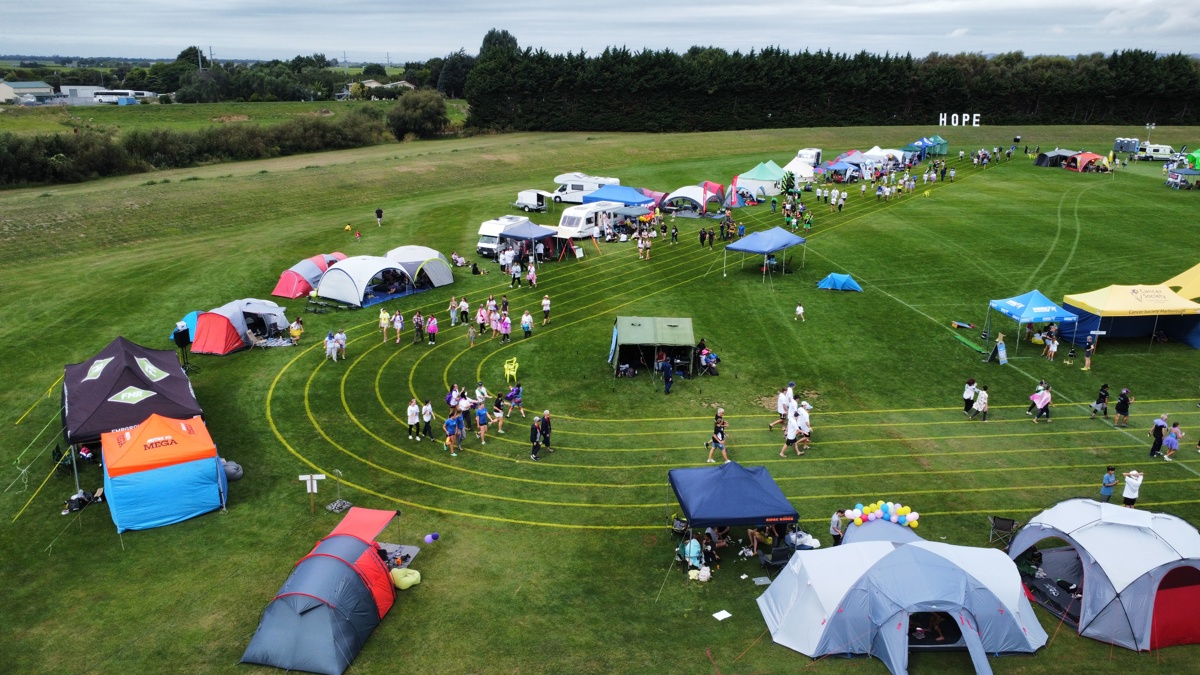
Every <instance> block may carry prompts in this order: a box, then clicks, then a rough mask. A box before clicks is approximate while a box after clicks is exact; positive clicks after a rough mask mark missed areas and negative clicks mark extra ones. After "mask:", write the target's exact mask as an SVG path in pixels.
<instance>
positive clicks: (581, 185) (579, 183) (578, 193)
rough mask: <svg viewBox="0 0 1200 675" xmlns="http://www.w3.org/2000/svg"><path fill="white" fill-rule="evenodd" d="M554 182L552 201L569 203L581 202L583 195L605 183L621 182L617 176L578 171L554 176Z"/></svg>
mask: <svg viewBox="0 0 1200 675" xmlns="http://www.w3.org/2000/svg"><path fill="white" fill-rule="evenodd" d="M554 182H555V183H557V184H558V189H557V190H555V191H554V193H553V194H554V201H555V202H557V203H562V202H567V203H570V204H582V203H583V196H584V195H586V194H588V193H591V192H595V191H596V190H599V189H600V188H602V187H604V186H605V185H620V184H621V181H620V180H619V179H617V178H606V177H604V176H589V175H587V174H585V173H579V172H578V171H575V172H572V173H564V174H561V175H558V176H555V177H554Z"/></svg>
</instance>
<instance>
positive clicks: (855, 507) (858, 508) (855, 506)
mask: <svg viewBox="0 0 1200 675" xmlns="http://www.w3.org/2000/svg"><path fill="white" fill-rule="evenodd" d="M854 510H855V511H862V510H863V505H862V503H861V502H860V503H858V504H855V505H854Z"/></svg>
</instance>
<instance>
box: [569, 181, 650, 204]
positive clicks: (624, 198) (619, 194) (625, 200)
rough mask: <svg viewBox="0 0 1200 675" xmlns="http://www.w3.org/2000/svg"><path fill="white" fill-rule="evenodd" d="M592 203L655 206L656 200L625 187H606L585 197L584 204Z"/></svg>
mask: <svg viewBox="0 0 1200 675" xmlns="http://www.w3.org/2000/svg"><path fill="white" fill-rule="evenodd" d="M592 202H620V203H622V204H624V205H625V206H651V207H653V206H654V200H653V199H651V198H650V197H647V196H646V195H644V194H642V193H641V192H639V191H638V190H637V189H636V188H631V187H628V186H625V185H605V186H603V187H601V188H600V189H599V190H596V191H595V192H589V193H588V194H586V195H584V196H583V203H584V204H591V203H592Z"/></svg>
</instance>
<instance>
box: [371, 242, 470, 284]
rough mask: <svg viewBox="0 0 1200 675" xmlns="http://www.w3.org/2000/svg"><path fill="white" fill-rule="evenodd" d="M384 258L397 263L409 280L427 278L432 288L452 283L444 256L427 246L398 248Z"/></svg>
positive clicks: (451, 271) (451, 275)
mask: <svg viewBox="0 0 1200 675" xmlns="http://www.w3.org/2000/svg"><path fill="white" fill-rule="evenodd" d="M384 257H386V258H387V259H389V260H394V261H395V262H397V263H399V264H400V266H401V267H403V268H404V271H405V272H407V273H408V276H409V278H411V279H421V280H422V281H424V279H425V278H428V280H429V284H430V285H431V286H433V287H434V288H438V287H441V286H447V285H449V284H452V283H454V271H453V270H452V269H451V268H450V263H449V262H448V261H447V260H446V256H444V255H442V254H441V253H439V252H438V251H435V250H434V249H432V248H429V247H428V246H399V247H397V248H394V249H392V250H390V251H388V252H387V253H386V254H385V255H384ZM422 274H424V277H422Z"/></svg>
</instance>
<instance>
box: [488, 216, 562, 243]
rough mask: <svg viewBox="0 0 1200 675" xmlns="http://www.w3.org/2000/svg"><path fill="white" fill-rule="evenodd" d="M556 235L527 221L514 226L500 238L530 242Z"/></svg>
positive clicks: (546, 228)
mask: <svg viewBox="0 0 1200 675" xmlns="http://www.w3.org/2000/svg"><path fill="white" fill-rule="evenodd" d="M555 234H557V232H555V231H554V230H551V229H550V228H548V227H542V226H541V225H535V224H533V223H531V222H529V221H525V222H524V223H521V224H520V225H514V226H512V227H510V228H508V229H507V230H504V231H503V232H501V233H500V238H501V239H520V240H525V241H528V240H533V239H545V238H546V237H553V236H554V235H555Z"/></svg>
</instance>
